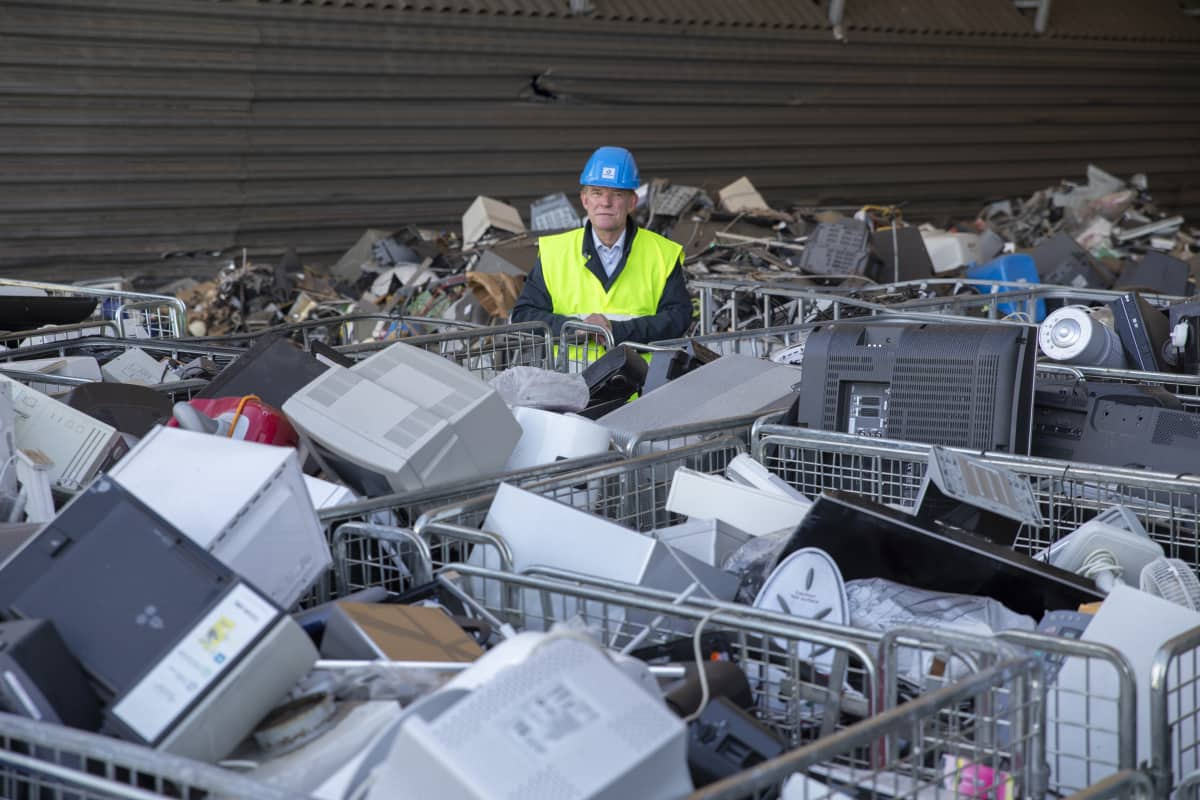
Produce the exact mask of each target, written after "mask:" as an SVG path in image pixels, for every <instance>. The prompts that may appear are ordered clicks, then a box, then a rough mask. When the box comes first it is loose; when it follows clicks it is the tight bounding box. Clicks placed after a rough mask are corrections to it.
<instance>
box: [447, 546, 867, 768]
mask: <svg viewBox="0 0 1200 800" xmlns="http://www.w3.org/2000/svg"><path fill="white" fill-rule="evenodd" d="M439 575H440V576H441V578H442V579H443V580H445V581H451V580H452V581H453V584H454V585H455V586H456V587H457V588H458V589H460V590H461V591H462V592H463V593H465V594H466V595H467V596H468V597H469V598H470V599H471V600H473V601H474V604H476V605H478V606H482V607H483V609H484V610H486V612H488V613H490V614H491V615H492V616H493V617H495V618H496V619H498V620H500V621H502V622H506V623H508V624H511V625H512V626H513V627H514V628H516V629H517V630H535V631H540V630H548V629H549V628H550V626H551V625H552V624H554V623H556V622H566V621H567V620H581V621H582V622H583V623H584V624H585V625H586V626H587V627H588V628H589V629H591V630H592V631H593V632H595V633H596V634H597V635H598V636H599V639H600V641H601V642H602V643H604V644H605V645H606V646H608V647H611V648H614V649H624V650H627V651H634V650H636V649H638V648H641V647H646V646H650V645H657V644H665V643H670V642H676V641H678V640H681V639H684V640H686V639H690V638H691V637H693V636H694V635H695V632H696V628H697V626H702V630H701V633H702V634H706V635H717V636H721V637H722V638H723V639H724V643H723V644H722V646H721V647H720V648H718V651H719V652H720V651H723V652H724V655H725V656H727V657H728V658H730V659H732V660H733V661H736V662H737V663H738V664H739V665H740V666H741V667H742V668H743V670H744V671H745V673H746V677H747V678H748V679H749V680H750V683H751V687H752V688H753V690H754V692H755V696H756V714H757V716H758V717H759V719H760V720H761V721H762V722H763V723H764V724H765V725H767V726H768V727H769V728H771V729H772V730H774V731H775V732H776V733H778V734H779V735H780V736H781V737H782V738H783V739H784V741H786V742H788V743H790V744H791V745H792V746H796V745H799V744H802V743H804V742H808V741H813V740H815V739H818V738H820V737H822V736H827V735H830V734H831V733H833V732H834V731H835V730H838V729H840V728H842V727H844V725H845V724H846V723H845V720H846V719H862V718H865V717H867V716H870V715H871V714H872V713H873V712H874V710H875V706H874V702H875V701H874V700H873V699H872V698H876V697H878V696H879V695H878V694H876V693H875V690H877V689H878V688H879V683H878V681H879V677H880V672H879V670H878V668H877V665H876V662H875V659H874V656H873V655H872V653H871V652H870V651H869V650H868V649H866V648H864V647H862V646H861V645H860V644H858V643H857V642H856V641H854V640H853V638H851V637H839V636H837V635H831V634H827V633H822V632H817V631H812V630H806V629H804V628H801V627H799V626H796V625H790V624H787V623H778V622H766V621H763V620H760V619H756V618H754V617H750V616H743V615H739V614H737V613H734V612H726V611H705V610H702V609H697V608H695V607H692V606H689V605H687V604H673V603H671V602H669V601H664V600H656V599H650V598H647V597H643V596H638V595H636V594H629V593H626V592H623V591H620V590H610V589H602V588H594V587H588V586H582V585H573V584H568V583H564V582H561V581H555V580H548V579H545V578H535V577H530V576H523V575H515V574H513V573H510V572H499V571H494V570H488V569H483V568H480V567H474V566H467V565H463V564H453V565H449V566H447V567H445V568H444V569H443V570H442V571H441V572H440V573H439ZM814 648H822V649H825V648H827V649H828V650H829V651H831V652H832V653H833V655H832V657H831V659H830V663H831V665H832V666H831V670H830V672H831V674H830V675H829V676H824V675H820V674H818V673H816V672H814V670H813V669H812V667H811V665H810V664H809V663H808V662H807V661H805V660H804V659H802V658H801V657H800V654H801V653H805V654H807V653H810V652H812V651H813V650H814Z"/></svg>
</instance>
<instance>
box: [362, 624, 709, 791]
mask: <svg viewBox="0 0 1200 800" xmlns="http://www.w3.org/2000/svg"><path fill="white" fill-rule="evenodd" d="M526 635H527V634H526ZM505 645H509V646H522V647H527V645H525V644H524V643H521V642H517V641H513V640H510V641H509V642H506V643H505ZM505 645H501V646H500V647H499V648H497V649H496V650H493V651H492V652H491V653H489V654H487V655H485V656H484V657H483V659H481V660H480V662H477V664H476V666H475V667H474V668H473V670H479V669H480V668H482V667H483V666H484V665H483V663H482V662H483V660H484V659H487V656H488V655H492V654H494V653H501V651H502V650H503V649H504V648H505ZM470 672H471V670H468V673H470ZM468 673H464V674H463V675H461V676H459V678H460V679H463V678H467V679H469V678H470V675H469V674H468ZM691 790H692V784H691V780H690V778H689V776H688V771H687V728H686V727H685V726H684V724H683V723H682V722H681V721H680V720H679V718H678V717H677V716H676V715H675V714H674V713H673V712H672V711H671V710H670V709H668V708H667V706H666V704H665V703H663V702H662V701H661V700H659V699H657V698H655V697H653V696H651V695H650V694H649V693H648V691H647V690H646V689H645V688H644V687H643V686H642V685H640V684H639V683H637V682H635V681H634V680H633V679H632V678H631V677H630V676H629V675H628V674H626V673H625V672H624V671H623V670H622V669H621V668H620V666H618V665H617V664H615V663H613V660H612V658H610V657H609V656H608V655H607V654H606V653H605V652H604V651H603V650H601V649H600V648H599V647H596V646H594V645H591V644H588V643H585V642H582V641H579V639H577V638H558V639H545V640H543V642H542V643H541V644H540V645H538V646H535V647H533V648H532V650H531V651H530V652H529V655H528V656H527V657H526V658H525V659H524V660H523V661H521V662H518V663H515V664H511V665H508V666H506V667H505V668H503V669H499V670H497V671H495V673H494V676H493V677H491V679H490V680H486V681H484V682H483V683H482V684H481V685H479V686H477V687H475V688H473V689H465V688H459V687H458V686H457V685H456V684H454V683H452V684H450V685H449V686H448V687H447V688H445V689H443V690H442V691H441V692H439V693H436V694H433V695H431V696H429V697H427V698H425V699H424V700H423V701H421V702H419V703H417V704H416V705H414V706H413V708H412V710H411V712H410V713H409V715H408V716H407V717H406V719H405V720H404V721H403V722H401V723H400V728H399V732H398V734H397V735H396V737H395V740H394V742H393V743H392V747H391V753H390V755H389V756H388V758H387V759H386V761H385V762H384V764H383V765H382V766H381V767H380V768H379V770H378V772H377V773H376V778H375V780H374V782H373V786H372V788H371V789H370V792H369V794H367V795H366V797H367V800H383V799H384V798H392V797H398V796H404V797H423V798H424V797H429V798H435V797H437V798H450V797H455V798H466V797H473V798H483V797H489V798H500V797H511V798H517V797H535V796H536V797H547V798H549V797H553V798H556V800H584V799H585V798H631V800H632V798H638V800H668V798H676V797H683V796H685V795H687V794H689V793H690V792H691Z"/></svg>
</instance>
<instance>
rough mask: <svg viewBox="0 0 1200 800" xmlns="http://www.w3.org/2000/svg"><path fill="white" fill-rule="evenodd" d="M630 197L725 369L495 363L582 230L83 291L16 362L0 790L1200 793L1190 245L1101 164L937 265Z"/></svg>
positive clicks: (530, 345)
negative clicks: (541, 263) (518, 306)
mask: <svg viewBox="0 0 1200 800" xmlns="http://www.w3.org/2000/svg"><path fill="white" fill-rule="evenodd" d="M639 197H640V206H639V210H638V212H637V213H638V220H639V222H640V224H642V225H645V226H646V227H648V228H650V229H653V230H656V231H660V232H663V233H666V234H669V235H671V236H673V237H674V238H675V239H676V240H678V241H681V242H684V243H685V244H686V249H685V253H686V269H687V270H688V272H689V275H690V276H691V282H692V283H693V285H694V288H695V289H696V291H697V292H698V293H699V294H700V296H701V297H712V296H714V295H704V294H703V292H713V293H716V295H715V296H717V297H718V300H719V302H717V303H715V305H716V306H717V308H716V309H715V312H714V317H715V318H717V319H721V318H723V319H724V320H725V321H726V322H727V323H728V327H729V330H725V331H722V332H721V333H719V334H717V335H714V336H699V335H695V336H691V337H688V338H686V339H683V340H678V341H673V342H657V343H651V344H650V345H649V346H647V345H645V344H643V343H637V344H636V345H625V344H622V345H618V346H605V345H604V343H602V342H599V341H592V342H590V343H589V345H588V346H585V347H580V346H575V347H561V346H558V345H556V343H555V342H554V340H553V338H552V337H551V336H550V335H549V329H548V328H546V327H545V326H541V327H539V325H540V323H529V324H527V325H525V326H520V325H504V324H498V323H503V322H504V320H505V318H506V317H507V315H508V313H509V310H510V309H511V308H512V305H513V303H514V302H515V299H516V297H517V296H518V294H519V292H520V291H521V287H522V285H523V281H524V279H525V276H526V275H527V274H528V273H529V271H530V270H531V268H532V266H533V264H534V263H535V259H536V257H537V251H536V237H537V236H538V235H539V234H540V233H542V232H545V231H555V230H563V229H567V228H572V227H574V226H577V225H578V224H579V221H580V217H579V215H578V213H577V210H576V208H575V207H574V205H573V204H572V202H571V200H570V199H569V198H568V197H566V196H565V195H551V196H548V197H545V198H542V199H540V200H538V201H537V202H536V203H534V204H533V205H532V207H531V208H530V213H529V217H528V218H529V221H530V224H529V226H528V227H526V225H525V221H524V219H523V218H522V215H521V213H520V212H519V211H518V210H517V209H515V208H513V207H512V206H509V205H507V204H504V203H501V202H499V201H497V200H495V199H492V198H487V197H480V198H477V199H476V200H475V202H474V203H473V204H472V205H471V206H470V208H469V209H468V210H467V212H466V214H465V215H464V218H463V225H462V229H461V231H456V232H455V233H453V234H442V233H438V232H433V231H427V230H422V229H417V228H406V229H403V230H400V231H398V232H387V231H377V230H370V231H367V232H366V233H365V234H364V235H363V236H362V238H361V239H360V240H359V242H358V243H356V244H355V245H354V246H353V247H352V248H351V249H350V250H349V251H348V252H347V253H346V254H345V256H344V257H343V258H342V259H340V260H339V261H338V262H337V263H336V264H335V265H334V266H332V267H331V268H329V269H322V268H315V267H311V266H306V265H304V264H303V263H302V262H301V260H300V259H299V258H297V257H295V255H294V254H289V255H288V256H286V257H285V258H284V259H283V260H282V261H281V262H279V263H278V264H274V265H265V264H261V263H256V262H254V261H252V260H250V259H246V258H244V259H242V260H241V261H240V263H235V264H231V265H229V266H228V267H227V268H225V269H222V270H221V272H220V273H219V274H218V276H217V277H216V278H215V279H213V280H211V281H207V282H203V283H191V284H187V285H180V286H178V287H176V289H175V291H176V292H177V293H178V295H177V296H178V299H179V300H181V301H182V307H181V306H180V305H179V304H178V303H176V300H175V299H174V298H171V297H158V298H154V297H150V296H146V295H134V294H133V293H129V292H123V291H122V290H118V289H110V288H106V289H99V288H96V287H60V288H64V289H72V288H73V289H75V293H76V294H79V295H82V296H83V297H84V302H79V300H80V298H79V297H74V298H70V299H71V300H73V301H74V303H73V304H71V308H70V309H69V310H70V312H71V314H73V315H75V316H73V317H72V319H73V320H75V319H76V318H78V319H79V320H85V321H84V322H82V323H81V324H80V325H76V326H74V327H71V328H70V329H61V328H53V329H40V330H37V331H33V332H30V331H22V332H18V333H17V334H15V335H14V336H13V337H11V339H12V341H11V344H12V346H11V347H10V348H8V349H5V350H3V351H0V464H3V466H2V468H0V678H2V679H0V712H2V713H0V794H2V795H4V796H6V797H9V796H11V797H30V798H34V797H41V796H43V795H46V796H49V794H48V793H49V792H51V791H55V790H60V789H61V791H59V792H58V794H61V795H63V796H74V794H75V793H79V792H82V791H84V789H81V788H80V787H86V788H87V790H88V791H91V790H95V792H96V793H97V795H98V796H135V795H136V796H138V797H143V796H148V795H150V794H151V792H154V793H157V794H159V795H164V796H172V797H178V798H181V799H182V798H191V797H200V796H211V797H255V798H258V797H262V798H272V797H307V798H324V799H326V800H329V799H334V800H351V798H357V799H362V798H365V800H391V799H392V798H408V797H411V798H442V797H447V798H472V799H473V800H493V798H495V800H500V799H501V798H514V797H533V796H538V797H554V798H563V799H564V800H566V799H568V798H573V799H575V800H622V799H623V798H638V799H639V800H680V799H681V798H685V797H690V796H692V793H693V792H694V791H696V790H700V791H701V792H702V793H703V792H707V793H708V794H706V795H704V796H724V797H778V798H782V799H783V800H806V799H807V798H833V797H858V796H864V797H865V796H871V797H894V796H898V795H903V796H911V797H925V796H937V795H941V794H942V793H946V794H948V795H953V796H960V797H974V798H987V799H988V800H1008V799H1009V798H1019V797H1045V796H1057V797H1065V796H1067V795H1070V794H1072V793H1074V792H1076V791H1079V790H1081V789H1085V788H1088V787H1091V786H1093V785H1095V784H1096V783H1097V782H1098V781H1103V780H1105V779H1107V778H1109V777H1110V776H1113V775H1114V774H1118V777H1122V778H1123V779H1128V780H1130V781H1132V782H1134V783H1138V782H1139V781H1141V780H1143V778H1142V776H1141V775H1140V774H1139V772H1138V765H1139V764H1151V763H1153V761H1152V759H1155V758H1160V757H1161V758H1163V759H1165V760H1166V762H1168V763H1167V764H1161V765H1160V766H1162V767H1163V770H1162V771H1163V772H1165V773H1166V777H1163V776H1161V775H1160V776H1159V777H1160V778H1161V780H1163V781H1164V784H1163V786H1164V788H1166V789H1170V788H1171V786H1172V785H1173V786H1174V787H1175V788H1178V787H1179V785H1180V783H1181V782H1183V781H1186V780H1187V778H1186V777H1185V775H1186V773H1187V771H1188V769H1187V763H1188V762H1187V759H1188V757H1189V756H1188V753H1189V752H1190V750H1191V749H1192V748H1193V747H1194V742H1192V741H1191V739H1189V738H1188V737H1189V736H1191V734H1192V733H1194V731H1192V730H1191V729H1192V728H1193V727H1194V726H1192V725H1190V721H1192V720H1194V719H1195V717H1196V714H1197V710H1196V709H1195V708H1194V706H1195V698H1194V697H1193V696H1192V693H1189V692H1187V691H1184V690H1183V689H1184V688H1185V687H1187V686H1190V685H1191V684H1192V682H1193V681H1194V678H1193V676H1192V675H1191V673H1190V671H1189V670H1188V669H1183V670H1179V669H1174V668H1168V669H1164V668H1163V664H1175V665H1176V666H1177V665H1178V661H1179V660H1183V661H1186V662H1187V663H1194V661H1195V659H1196V650H1197V647H1198V646H1200V645H1197V644H1196V643H1197V642H1200V578H1198V577H1197V569H1198V568H1200V548H1198V547H1197V546H1196V545H1197V542H1196V532H1197V531H1198V530H1200V502H1197V497H1198V496H1200V492H1198V491H1197V490H1196V488H1195V487H1196V484H1195V481H1194V480H1192V478H1190V477H1189V476H1188V474H1194V473H1195V465H1196V464H1197V463H1200V414H1198V413H1197V412H1198V411H1200V404H1198V403H1197V402H1196V392H1195V388H1196V386H1197V382H1198V381H1200V303H1198V302H1196V301H1191V300H1188V299H1187V298H1186V295H1187V294H1188V293H1190V288H1191V285H1192V281H1193V276H1192V272H1191V264H1192V263H1193V262H1194V260H1195V255H1194V253H1193V247H1194V240H1193V232H1192V230H1191V229H1190V228H1188V227H1187V226H1186V225H1184V223H1183V221H1182V220H1181V219H1179V218H1178V217H1174V218H1172V217H1165V216H1163V215H1162V213H1161V212H1159V211H1158V210H1157V209H1156V208H1155V207H1154V205H1153V203H1152V201H1151V199H1150V197H1149V195H1148V193H1147V188H1146V181H1145V180H1144V179H1141V178H1135V179H1132V180H1131V181H1130V182H1129V183H1128V184H1126V183H1125V182H1122V181H1120V180H1118V179H1117V178H1114V177H1112V176H1110V175H1107V174H1105V173H1103V172H1101V171H1099V170H1097V169H1095V168H1092V169H1091V170H1089V177H1088V182H1087V183H1086V184H1081V185H1069V184H1064V185H1062V186H1059V187H1055V188H1054V189H1052V190H1046V191H1043V192H1038V193H1037V194H1035V195H1034V196H1033V197H1031V198H1028V199H1026V200H1023V201H1004V202H997V203H991V204H989V205H987V206H986V207H985V208H984V210H983V211H982V212H981V213H980V215H979V216H978V218H977V219H975V220H969V221H966V222H963V223H961V224H957V225H954V226H946V227H942V228H934V227H932V226H925V225H922V226H917V225H912V224H909V223H908V221H906V220H905V219H904V213H903V209H902V208H899V207H895V206H865V207H862V208H859V209H856V210H847V211H848V212H852V213H842V212H841V211H839V210H830V209H824V210H820V209H802V208H791V209H788V210H786V211H783V210H778V209H773V208H771V207H769V206H768V205H767V203H766V201H765V199H764V198H763V197H762V196H761V195H760V194H759V193H758V192H757V191H756V190H755V189H754V187H753V185H752V184H751V183H750V181H749V180H748V179H746V178H742V179H739V180H738V181H736V182H734V183H733V184H730V185H729V186H726V187H724V188H723V189H721V190H720V191H717V192H714V193H712V194H711V195H710V194H709V193H707V192H705V191H704V190H702V189H701V188H698V187H690V186H677V185H672V184H670V183H669V182H667V181H664V180H656V181H652V182H651V183H650V184H648V185H646V186H645V187H643V188H642V189H641V190H639ZM1179 265H1182V267H1180V266H1179ZM1109 287H1116V288H1118V289H1119V290H1120V291H1116V292H1113V291H1107V289H1108V288H1109ZM11 288H13V289H14V290H15V289H18V288H23V289H30V287H28V286H26V287H11ZM89 288H90V291H92V292H94V294H91V295H89V294H88V290H89ZM1034 288H1036V289H1037V290H1038V292H1041V293H1040V294H1039V293H1038V292H1034V293H1033V294H1030V295H1029V296H1028V297H1025V296H1024V295H1022V291H1026V290H1029V291H1032V290H1033V289H1034ZM1049 290H1053V292H1057V293H1058V294H1053V293H1052V292H1051V291H1049ZM30 291H32V290H31V289H30ZM38 291H41V292H42V294H41V295H37V294H36V293H33V294H29V295H22V296H17V297H18V300H19V302H18V303H17V304H16V305H22V304H24V306H27V307H28V308H29V309H33V310H37V309H42V310H44V309H47V308H50V307H52V306H54V305H55V304H54V303H52V302H50V301H52V300H55V299H61V298H54V297H51V296H50V295H48V294H47V293H46V291H45V290H38ZM789 291H790V292H793V293H795V292H802V293H811V296H808V295H806V297H807V298H808V299H807V300H806V303H807V305H805V306H804V308H806V309H807V310H806V311H802V310H801V302H800V299H799V296H798V295H795V294H793V295H792V296H789V295H788V294H787V292H789ZM722 292H723V293H724V294H723V295H721V294H720V293H722ZM771 292H777V293H778V294H771ZM1027 293H1028V292H1027ZM960 297H971V298H977V299H979V300H980V304H979V307H978V308H976V307H974V306H963V307H962V308H957V307H952V304H951V303H950V302H949V301H950V300H956V299H958V298H960ZM101 298H103V300H101ZM746 298H749V299H748V301H747V300H746ZM8 299H10V300H11V299H12V297H9V298H8ZM848 299H849V300H855V302H858V303H859V306H857V308H858V311H857V312H855V313H857V314H858V316H855V313H850V310H848V309H851V310H852V308H853V307H847V308H842V309H840V312H841V313H840V314H839V318H838V319H837V320H836V322H829V321H827V318H828V317H832V316H833V313H832V311H831V309H833V308H836V307H837V305H836V304H837V303H839V302H844V301H846V300H848ZM743 303H744V305H743ZM922 303H925V305H921V304H922ZM931 303H935V305H930V304H931ZM936 303H940V304H941V306H936ZM704 305H705V306H708V305H714V304H710V303H709V302H708V300H706V301H705V304H704ZM14 307H15V306H14ZM764 309H765V310H766V313H765V314H764ZM930 309H936V310H939V311H940V312H941V315H940V316H936V317H933V316H928V315H923V316H918V315H919V314H920V313H921V312H922V311H928V310H930ZM897 311H898V312H901V313H895V312H897ZM89 314H92V315H94V316H92V317H88V315H89ZM754 314H757V315H758V316H757V317H755V316H753V315H754ZM989 315H990V316H991V317H992V319H983V318H982V317H984V316H989ZM180 317H182V318H183V319H182V320H180V319H179V318H180ZM1002 317H1003V318H1002ZM968 318H969V319H968ZM780 321H784V322H787V323H789V325H788V326H787V327H785V328H772V329H771V330H769V331H762V330H759V329H761V328H763V327H764V326H766V325H768V324H774V323H778V322H780ZM709 322H712V320H709ZM735 322H738V323H740V324H736V325H735V324H734V323H735ZM797 322H798V323H799V324H791V323H797ZM1037 323H1040V325H1039V324H1037ZM188 333H191V334H192V335H191V336H188V335H187V334H188ZM430 333H437V335H432V336H421V335H420V334H430ZM571 350H575V351H578V352H579V353H580V354H581V355H580V356H579V357H578V358H576V357H575V356H570V355H569V353H568V351H571ZM1185 473H1186V474H1185ZM1135 622H1136V623H1137V624H1134V623H1135ZM1181 634H1186V635H1185V636H1181ZM1081 640H1082V641H1081ZM114 642H119V643H120V646H114V644H113V643H114ZM1095 645H1103V646H1102V647H1097V646H1095ZM1160 648H1163V649H1161V650H1160ZM1172 648H1174V650H1172ZM1164 676H1165V677H1164ZM1152 682H1153V683H1154V684H1155V685H1158V684H1164V685H1165V691H1166V692H1167V693H1168V694H1169V696H1171V697H1173V698H1174V699H1173V700H1172V703H1171V705H1170V710H1169V713H1168V714H1166V715H1165V716H1166V719H1163V718H1162V717H1163V716H1164V715H1162V714H1160V713H1158V711H1152V708H1151V703H1149V702H1143V700H1142V698H1143V697H1148V696H1150V691H1151V685H1152ZM1121 714H1124V715H1125V716H1120V715H1121ZM1151 742H1160V743H1162V742H1166V743H1168V744H1167V747H1168V749H1169V752H1165V753H1163V752H1160V751H1159V749H1158V748H1152V746H1151ZM1124 770H1128V772H1124ZM1139 785H1140V784H1139ZM147 787H150V788H147Z"/></svg>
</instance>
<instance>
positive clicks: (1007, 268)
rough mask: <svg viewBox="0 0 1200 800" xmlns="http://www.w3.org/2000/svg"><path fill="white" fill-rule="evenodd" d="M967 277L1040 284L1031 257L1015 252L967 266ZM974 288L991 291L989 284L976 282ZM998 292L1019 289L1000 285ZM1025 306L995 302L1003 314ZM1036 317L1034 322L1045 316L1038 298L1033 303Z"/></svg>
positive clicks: (1044, 310)
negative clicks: (1014, 253)
mask: <svg viewBox="0 0 1200 800" xmlns="http://www.w3.org/2000/svg"><path fill="white" fill-rule="evenodd" d="M967 277H968V278H975V279H976V280H981V281H1007V282H1010V283H1028V284H1040V283H1041V281H1040V280H1038V273H1037V266H1036V265H1035V264H1034V263H1033V259H1032V258H1030V257H1029V256H1027V255H1023V254H1016V255H1009V256H1000V257H999V258H997V259H994V260H992V261H989V262H988V263H986V264H981V265H979V266H973V267H968V268H967ZM975 288H976V289H978V290H979V291H981V292H983V293H984V294H988V293H989V292H991V290H992V288H993V287H991V286H986V285H983V284H976V285H975ZM999 291H1000V293H1004V292H1016V291H1020V289H1018V288H1016V287H1008V286H1002V287H1000V288H999ZM1026 308H1027V305H1026V303H1024V302H1020V301H1018V302H1015V303H1003V302H1001V303H996V310H997V311H999V312H1000V314H1002V315H1004V316H1008V315H1009V314H1013V313H1016V312H1018V311H1024V310H1025V309H1026ZM1035 311H1036V318H1035V319H1034V320H1033V321H1034V322H1041V321H1042V320H1044V319H1045V318H1046V303H1045V301H1043V300H1038V301H1037V303H1036V304H1035Z"/></svg>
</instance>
